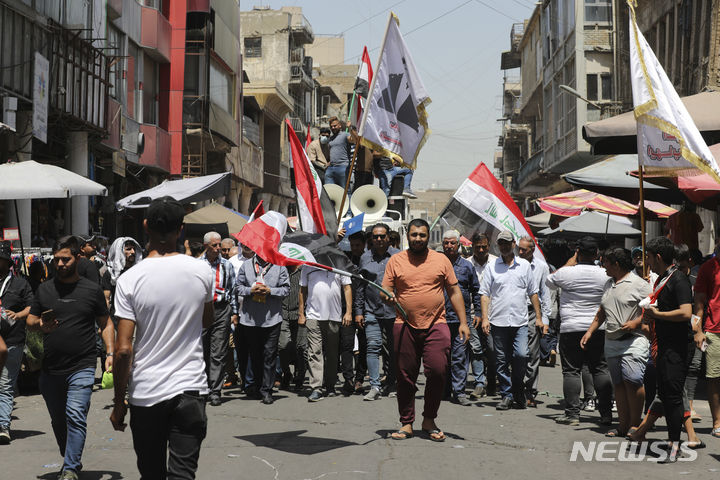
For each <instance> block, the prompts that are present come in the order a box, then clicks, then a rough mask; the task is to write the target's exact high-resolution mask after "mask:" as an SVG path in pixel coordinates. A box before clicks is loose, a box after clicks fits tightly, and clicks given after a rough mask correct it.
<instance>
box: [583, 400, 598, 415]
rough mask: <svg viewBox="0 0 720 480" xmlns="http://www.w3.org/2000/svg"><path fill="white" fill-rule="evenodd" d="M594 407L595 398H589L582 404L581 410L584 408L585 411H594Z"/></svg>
mask: <svg viewBox="0 0 720 480" xmlns="http://www.w3.org/2000/svg"><path fill="white" fill-rule="evenodd" d="M596 407H597V406H596V405H595V399H594V398H591V399H590V400H588V401H587V402H585V405H583V410H585V411H586V412H594V411H595V408H596Z"/></svg>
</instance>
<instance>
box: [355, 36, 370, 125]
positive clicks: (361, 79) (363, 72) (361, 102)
mask: <svg viewBox="0 0 720 480" xmlns="http://www.w3.org/2000/svg"><path fill="white" fill-rule="evenodd" d="M372 79H373V69H372V64H371V63H370V55H368V50H367V47H363V54H362V60H361V61H360V68H359V69H358V73H357V77H355V87H354V89H353V90H354V91H355V96H356V97H357V105H356V106H355V112H356V117H355V118H356V123H358V124H359V123H360V119H361V117H362V112H363V109H364V108H365V101H366V100H367V97H368V91H369V90H370V84H371V83H372Z"/></svg>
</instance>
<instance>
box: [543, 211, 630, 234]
mask: <svg viewBox="0 0 720 480" xmlns="http://www.w3.org/2000/svg"><path fill="white" fill-rule="evenodd" d="M538 233H539V234H540V235H552V234H554V233H581V234H582V233H585V234H588V235H590V234H596V235H624V236H634V235H640V230H638V229H637V228H633V227H632V226H631V225H630V221H629V220H628V219H626V218H624V217H620V216H617V215H608V214H607V213H600V212H594V211H588V212H584V213H581V214H580V215H578V216H577V217H570V218H568V219H567V220H563V221H562V222H560V224H559V225H558V227H557V228H546V229H544V230H540V231H539V232H538Z"/></svg>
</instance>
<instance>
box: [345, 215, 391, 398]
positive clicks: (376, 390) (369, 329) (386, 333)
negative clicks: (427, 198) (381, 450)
mask: <svg viewBox="0 0 720 480" xmlns="http://www.w3.org/2000/svg"><path fill="white" fill-rule="evenodd" d="M389 231H390V227H388V226H387V225H386V224H384V223H378V224H376V225H375V226H374V227H372V232H371V235H370V236H371V238H372V248H371V250H369V251H367V252H365V253H363V254H362V256H361V257H360V263H359V264H358V269H359V270H360V272H361V275H362V276H363V277H364V278H366V279H368V280H370V281H372V282H375V283H382V281H383V277H384V275H385V268H386V266H387V262H388V261H389V260H390V257H392V256H393V255H395V254H396V253H398V250H397V249H396V248H392V247H390V245H389V242H390V237H389V236H388V233H389ZM355 292H356V295H354V296H353V299H354V300H353V301H354V302H355V306H354V310H355V323H356V324H357V325H358V327H359V328H360V329H362V330H364V331H365V337H366V339H367V354H366V359H367V361H366V364H367V370H368V375H369V376H370V391H369V392H368V393H367V394H366V395H365V397H363V399H364V400H366V401H369V402H371V401H373V400H377V399H378V398H380V395H381V388H380V387H381V385H380V356H381V355H382V356H383V360H384V362H383V363H384V367H385V368H384V370H385V389H386V391H388V393H389V392H391V391H394V390H395V367H394V363H395V358H394V354H393V346H392V344H393V341H392V332H393V324H394V323H395V312H394V311H393V309H392V308H391V307H390V306H388V305H385V304H384V303H383V302H382V299H381V298H380V292H379V291H378V290H377V289H375V288H372V287H369V286H368V284H367V283H366V282H358V285H357V288H356V290H355Z"/></svg>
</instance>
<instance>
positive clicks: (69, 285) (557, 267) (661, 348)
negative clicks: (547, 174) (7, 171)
mask: <svg viewBox="0 0 720 480" xmlns="http://www.w3.org/2000/svg"><path fill="white" fill-rule="evenodd" d="M184 215H185V210H184V208H183V207H182V205H180V204H179V203H178V202H177V201H175V200H173V199H172V198H169V197H164V198H162V199H158V200H155V201H153V202H152V204H151V205H150V207H149V208H148V210H147V212H146V218H145V221H144V225H145V229H146V233H147V243H146V244H145V245H144V247H143V246H141V244H140V242H138V241H137V240H135V239H133V238H130V237H120V238H117V239H116V240H115V241H114V242H113V243H112V245H111V246H110V248H109V250H108V252H107V258H106V259H105V260H104V261H103V260H102V258H101V256H100V254H99V253H98V252H96V251H95V249H94V248H93V239H92V238H91V237H79V236H67V237H64V238H61V239H59V240H58V241H57V243H56V245H55V246H54V248H53V257H52V261H51V262H50V264H49V265H48V268H47V270H48V279H47V280H45V281H42V282H33V283H32V284H31V283H30V282H28V281H27V280H26V279H25V278H24V276H23V275H22V272H18V271H13V269H12V268H11V267H12V261H11V252H10V246H9V244H7V243H3V244H0V301H1V303H0V308H2V311H1V312H0V313H1V314H2V328H1V330H0V333H1V334H2V336H1V337H0V338H1V339H2V342H1V343H0V364H2V365H4V366H3V369H2V377H1V378H0V443H2V444H7V443H10V441H11V439H12V436H11V430H10V426H11V413H12V408H13V395H14V384H15V382H16V380H17V377H18V372H19V370H20V363H21V359H22V356H23V349H24V343H25V338H26V329H27V331H40V332H42V336H43V346H44V357H43V364H42V374H41V376H40V382H39V387H40V391H41V394H42V396H43V398H44V400H45V403H46V405H47V410H48V413H49V415H50V419H51V426H52V429H53V432H54V435H55V438H56V441H57V444H58V447H59V450H60V453H61V455H63V456H64V462H63V467H62V471H61V472H60V475H59V477H58V478H61V479H73V478H77V474H78V472H79V471H80V470H81V469H82V452H83V448H84V443H85V436H86V431H87V415H88V411H89V409H90V402H91V397H92V395H91V393H92V390H93V385H94V384H95V382H96V366H97V357H98V356H100V357H101V362H100V363H101V368H102V369H103V370H106V371H111V372H112V374H113V377H114V389H115V396H114V402H113V409H112V413H111V417H110V420H111V422H112V424H113V426H114V428H115V429H117V430H124V429H125V428H126V416H127V413H128V410H129V412H130V418H129V424H130V429H131V431H132V438H133V445H134V449H135V452H136V455H137V465H138V469H139V471H140V474H141V477H142V478H166V477H168V476H169V477H172V478H194V474H195V471H196V469H197V464H198V458H199V455H200V448H201V444H202V441H203V439H204V438H205V436H206V433H207V415H206V411H205V407H206V403H209V404H210V406H218V405H221V404H222V403H223V401H227V399H223V392H224V391H226V390H227V389H233V388H234V389H241V391H242V392H243V393H244V395H246V396H247V397H249V398H253V399H257V400H259V401H261V402H262V403H263V404H267V405H270V404H273V403H274V402H275V397H274V396H273V394H274V392H275V391H277V389H283V390H289V391H295V392H297V393H298V394H299V395H304V396H306V397H307V400H308V401H309V402H311V403H315V402H319V401H321V400H323V399H325V398H327V397H334V396H339V395H343V396H345V397H353V396H356V395H358V396H359V395H361V396H362V399H363V400H364V401H377V400H379V399H381V398H382V397H396V401H397V405H398V413H399V420H400V424H401V427H400V428H399V429H398V430H397V431H394V432H393V433H391V434H390V436H389V437H390V438H391V439H393V440H395V441H402V440H406V439H409V438H411V437H413V436H415V435H416V431H415V430H414V428H413V424H414V423H415V416H416V415H415V393H416V391H417V379H418V376H419V373H420V366H421V362H422V371H423V374H424V377H425V392H424V400H423V401H424V408H423V411H422V421H421V431H422V435H424V436H425V437H426V438H428V439H430V440H432V441H437V442H442V441H444V440H445V439H446V435H445V433H444V432H443V430H442V429H441V428H440V427H439V425H438V424H437V423H436V419H437V416H438V410H439V407H440V405H441V403H442V401H443V400H449V401H452V402H454V403H456V404H458V405H461V406H468V405H471V404H472V402H473V401H477V400H480V399H482V398H483V397H486V396H499V397H500V398H499V401H498V402H497V403H496V405H495V408H496V409H497V410H508V409H527V408H534V407H537V405H538V398H537V397H538V392H539V382H540V381H541V380H540V378H539V377H540V375H539V372H540V368H539V367H540V365H543V364H545V365H552V366H554V364H555V362H556V355H557V354H558V353H559V357H560V360H561V366H562V376H563V397H564V398H563V405H564V412H563V414H561V415H560V416H558V417H557V418H556V419H555V421H556V422H557V423H558V424H563V425H571V426H572V425H579V424H580V422H581V414H582V413H588V412H592V411H595V410H597V412H598V413H599V422H600V423H601V424H602V425H606V426H607V427H608V431H607V433H606V435H608V436H611V437H620V438H625V437H627V438H629V439H631V440H633V441H642V440H644V438H645V434H646V433H647V432H648V431H649V429H650V428H652V426H653V425H654V423H655V422H656V420H657V419H658V418H659V417H661V416H665V418H666V422H667V427H668V440H669V442H668V444H667V445H668V455H667V457H666V459H665V461H667V462H674V461H676V460H677V458H678V457H679V456H681V455H682V449H681V448H680V441H681V432H682V430H683V428H684V429H685V432H686V434H687V437H688V438H687V442H686V443H685V444H684V446H685V447H687V448H702V447H704V446H705V443H704V442H703V441H702V440H701V439H700V438H699V437H698V435H697V434H696V433H695V431H694V429H693V420H694V419H697V415H696V414H695V413H694V410H693V400H694V394H695V389H696V384H697V382H698V378H699V377H701V376H702V372H701V367H700V365H701V362H704V364H705V366H706V367H705V377H706V378H707V388H708V398H709V403H710V407H711V412H712V421H713V429H712V432H711V434H712V436H714V437H720V260H718V258H720V257H717V256H713V257H711V258H709V259H708V260H706V261H705V262H704V263H703V258H702V255H700V254H699V252H697V251H695V249H693V250H690V249H688V248H687V246H684V245H674V244H673V243H672V241H671V240H669V239H668V238H666V237H659V238H655V239H652V240H650V241H648V242H647V245H646V247H645V251H643V250H642V249H641V248H636V249H634V250H633V251H632V252H631V251H629V250H626V249H624V248H620V247H609V248H608V247H607V246H603V245H601V244H600V242H598V240H597V239H596V238H593V237H589V236H588V237H583V238H581V239H580V240H578V241H577V242H575V243H574V244H572V245H571V244H568V243H567V242H564V241H558V240H552V239H551V240H547V241H546V242H545V243H544V244H543V245H542V251H541V249H540V248H539V247H538V246H537V245H536V242H535V239H533V238H532V237H529V236H528V237H522V238H519V239H516V238H515V237H514V236H513V234H512V233H510V232H509V231H502V232H495V233H494V234H493V233H491V232H488V233H487V234H486V233H483V232H475V233H474V234H472V240H471V241H472V248H471V251H470V252H468V253H469V255H468V257H467V258H465V257H464V256H463V255H462V252H463V250H462V249H461V244H460V238H461V233H460V232H458V231H457V230H449V231H445V232H444V233H443V239H442V251H435V250H432V249H430V248H429V230H430V227H429V225H428V224H427V222H425V221H424V220H421V219H414V220H412V221H410V222H409V224H408V227H407V228H408V230H407V245H408V248H407V249H406V250H402V251H400V250H398V248H396V247H397V246H398V245H397V244H396V243H395V242H393V240H392V238H391V237H394V238H395V239H397V238H398V236H397V232H392V231H391V230H390V228H389V227H388V226H387V225H385V224H383V223H378V224H376V225H374V226H372V227H370V228H368V229H367V230H366V231H360V232H357V233H354V234H353V235H351V236H350V237H349V243H350V252H348V253H347V254H348V256H349V258H350V260H351V261H352V262H353V263H354V264H355V265H356V267H357V270H358V271H359V272H360V274H361V275H362V276H363V277H364V278H365V279H366V280H368V282H366V281H360V280H357V279H351V278H350V277H347V276H343V275H339V274H336V273H333V272H329V271H327V270H324V269H319V268H315V267H309V266H302V267H284V266H279V265H273V264H271V263H268V262H267V261H266V260H265V259H263V258H260V257H259V256H258V255H256V254H255V252H253V251H252V250H251V249H249V248H248V247H247V246H243V245H237V244H236V242H235V240H234V239H231V238H225V239H223V238H221V236H220V235H219V234H217V233H216V232H207V233H206V234H205V236H204V238H203V245H202V248H198V247H194V246H192V245H191V244H190V243H186V249H185V251H180V252H179V251H178V248H177V245H178V239H179V238H180V235H181V232H182V223H183V217H184ZM466 233H469V232H466ZM392 234H394V235H392ZM491 242H492V243H494V244H495V245H492V243H491ZM394 243H395V245H393V244H394ZM570 246H572V248H570ZM491 249H493V250H495V251H497V252H499V256H497V257H496V256H494V255H492V254H490V250H491ZM716 251H720V242H718V247H717V250H716ZM646 266H647V267H649V268H646ZM370 282H372V283H374V284H376V285H382V287H383V288H382V289H378V288H376V287H375V286H373V285H372V284H371V283H370ZM338 375H340V380H339V381H338ZM366 379H367V381H366ZM338 386H339V388H338ZM583 391H584V394H581V393H582V392H583ZM355 398H357V397H355ZM614 411H616V412H617V414H616V416H617V423H616V426H615V428H612V427H613V412H614Z"/></svg>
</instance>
